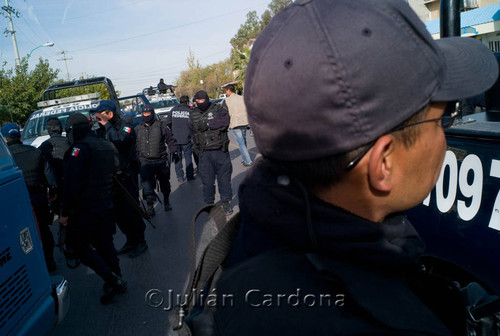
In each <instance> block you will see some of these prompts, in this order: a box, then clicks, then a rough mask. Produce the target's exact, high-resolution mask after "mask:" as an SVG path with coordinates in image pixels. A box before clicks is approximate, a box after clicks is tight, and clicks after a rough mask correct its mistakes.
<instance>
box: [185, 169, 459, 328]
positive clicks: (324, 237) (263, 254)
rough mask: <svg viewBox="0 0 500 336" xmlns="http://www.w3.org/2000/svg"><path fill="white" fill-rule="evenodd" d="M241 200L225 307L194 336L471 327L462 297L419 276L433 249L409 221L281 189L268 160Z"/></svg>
mask: <svg viewBox="0 0 500 336" xmlns="http://www.w3.org/2000/svg"><path fill="white" fill-rule="evenodd" d="M306 197H307V198H308V199H309V202H307V201H306ZM239 199H240V209H241V210H240V213H241V218H242V221H241V227H240V232H239V233H238V236H237V239H236V240H235V243H234V244H233V250H232V252H231V255H230V256H229V259H228V260H227V264H226V267H227V269H226V270H225V271H223V272H222V274H221V276H220V278H219V280H218V282H217V286H216V288H217V295H218V302H217V303H218V306H217V308H216V309H215V310H213V311H212V312H213V316H212V317H209V318H205V317H206V316H204V314H202V315H200V316H199V317H198V318H197V317H194V319H193V321H192V325H193V326H194V329H195V331H197V332H195V333H194V334H195V335H208V334H214V335H450V334H452V332H451V331H450V329H451V330H464V329H463V327H464V324H463V323H464V319H463V317H464V315H463V314H462V313H463V310H461V308H462V307H460V301H459V299H458V297H457V296H455V295H454V294H455V293H454V292H453V291H451V290H449V289H448V288H447V286H446V285H445V286H442V287H441V283H439V282H433V279H431V278H429V277H428V276H427V275H425V274H423V273H421V272H420V267H419V263H418V258H419V256H420V254H421V253H422V251H423V248H424V245H423V242H422V241H421V239H420V238H419V236H418V234H417V232H416V231H415V230H414V228H413V226H412V225H411V224H410V223H409V222H408V220H406V218H405V217H404V216H393V217H391V218H388V219H387V220H386V221H384V222H383V223H373V222H371V221H368V220H366V219H363V218H360V217H358V216H356V215H354V214H351V213H349V212H347V211H345V210H343V209H341V208H338V207H335V206H333V205H331V204H328V203H325V202H323V201H321V200H319V199H317V198H315V197H314V196H313V195H310V194H308V195H307V196H306V194H304V193H303V192H302V191H301V189H300V188H298V187H297V186H296V185H294V183H293V182H291V183H290V184H288V185H282V184H279V183H277V177H276V176H274V175H272V174H270V173H268V172H267V171H266V170H265V169H264V168H263V164H262V161H261V160H259V161H257V163H256V165H255V166H254V168H253V169H252V170H251V171H249V173H248V175H247V177H246V178H245V180H244V182H243V183H242V184H241V186H240V189H239ZM308 208H309V209H308ZM308 210H310V215H308ZM308 217H309V218H308ZM308 222H309V223H310V226H309V225H308V224H307V223H308ZM313 241H316V242H317V243H316V247H314V246H315V244H314V243H313ZM434 283H435V285H434ZM447 284H449V283H447ZM229 295H232V296H233V297H232V300H230V299H228V298H229ZM222 296H225V298H226V299H225V300H223V298H222ZM205 315H206V314H205ZM207 326H208V329H204V328H205V327H207Z"/></svg>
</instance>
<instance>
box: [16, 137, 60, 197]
mask: <svg viewBox="0 0 500 336" xmlns="http://www.w3.org/2000/svg"><path fill="white" fill-rule="evenodd" d="M7 144H8V145H9V149H10V151H11V153H12V155H13V157H14V160H15V161H16V164H17V165H18V166H19V168H20V169H21V170H22V172H23V175H24V180H25V181H26V186H27V187H28V191H29V193H30V195H32V194H44V195H45V194H46V189H47V188H48V187H52V188H56V187H57V179H56V175H55V173H54V170H53V169H52V167H51V165H50V164H49V162H48V161H47V160H46V158H45V157H44V156H43V155H42V152H41V151H40V150H39V149H37V148H35V147H33V146H28V145H24V144H23V143H22V142H21V140H12V141H9V142H8V143H7Z"/></svg>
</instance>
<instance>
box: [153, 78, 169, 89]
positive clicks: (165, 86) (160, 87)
mask: <svg viewBox="0 0 500 336" xmlns="http://www.w3.org/2000/svg"><path fill="white" fill-rule="evenodd" d="M156 87H157V88H158V91H159V92H160V93H167V89H168V85H167V84H165V82H164V81H163V78H160V82H159V83H158V84H157V85H156Z"/></svg>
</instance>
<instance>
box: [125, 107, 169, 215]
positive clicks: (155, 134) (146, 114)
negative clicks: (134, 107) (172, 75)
mask: <svg viewBox="0 0 500 336" xmlns="http://www.w3.org/2000/svg"><path fill="white" fill-rule="evenodd" d="M141 113H142V122H141V123H140V124H138V125H137V126H135V128H134V131H135V133H136V135H137V138H136V149H137V157H138V159H139V161H140V163H141V170H140V175H141V182H142V187H143V189H142V193H143V197H144V198H145V199H146V202H147V204H148V214H149V215H150V216H154V215H155V209H154V204H155V199H156V197H157V196H156V194H155V191H154V189H155V186H156V181H157V180H158V181H159V182H160V190H161V192H162V194H163V208H164V210H165V211H170V210H172V206H171V205H170V201H169V196H170V160H169V157H170V156H169V152H170V153H172V159H173V160H174V161H176V162H177V161H178V160H179V156H178V155H177V143H176V141H175V138H174V137H173V135H172V132H171V131H170V128H168V126H167V124H166V123H164V122H163V121H161V120H159V119H158V118H156V113H155V111H154V108H153V107H152V106H151V105H145V106H143V107H142V111H141ZM167 147H168V150H167Z"/></svg>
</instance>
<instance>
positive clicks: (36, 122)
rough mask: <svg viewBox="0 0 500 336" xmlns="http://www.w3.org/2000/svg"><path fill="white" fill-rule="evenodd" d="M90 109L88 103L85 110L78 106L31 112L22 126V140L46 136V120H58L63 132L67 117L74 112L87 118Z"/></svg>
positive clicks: (83, 107)
mask: <svg viewBox="0 0 500 336" xmlns="http://www.w3.org/2000/svg"><path fill="white" fill-rule="evenodd" d="M91 108H92V106H91V105H90V103H89V104H87V105H86V108H85V106H83V105H79V106H78V108H75V107H74V106H72V107H71V108H68V107H63V106H56V107H51V108H47V109H44V110H40V111H36V112H33V114H32V115H31V116H30V118H29V120H28V122H27V123H26V125H25V126H24V129H23V133H22V139H23V140H26V139H31V138H36V137H39V136H43V135H48V134H49V132H48V131H47V120H49V119H50V118H52V117H57V118H59V120H60V121H61V123H62V127H63V130H64V128H65V126H66V120H68V117H69V116H70V115H72V114H73V113H75V112H80V113H82V114H83V115H85V116H87V115H88V114H89V110H90V109H91Z"/></svg>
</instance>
